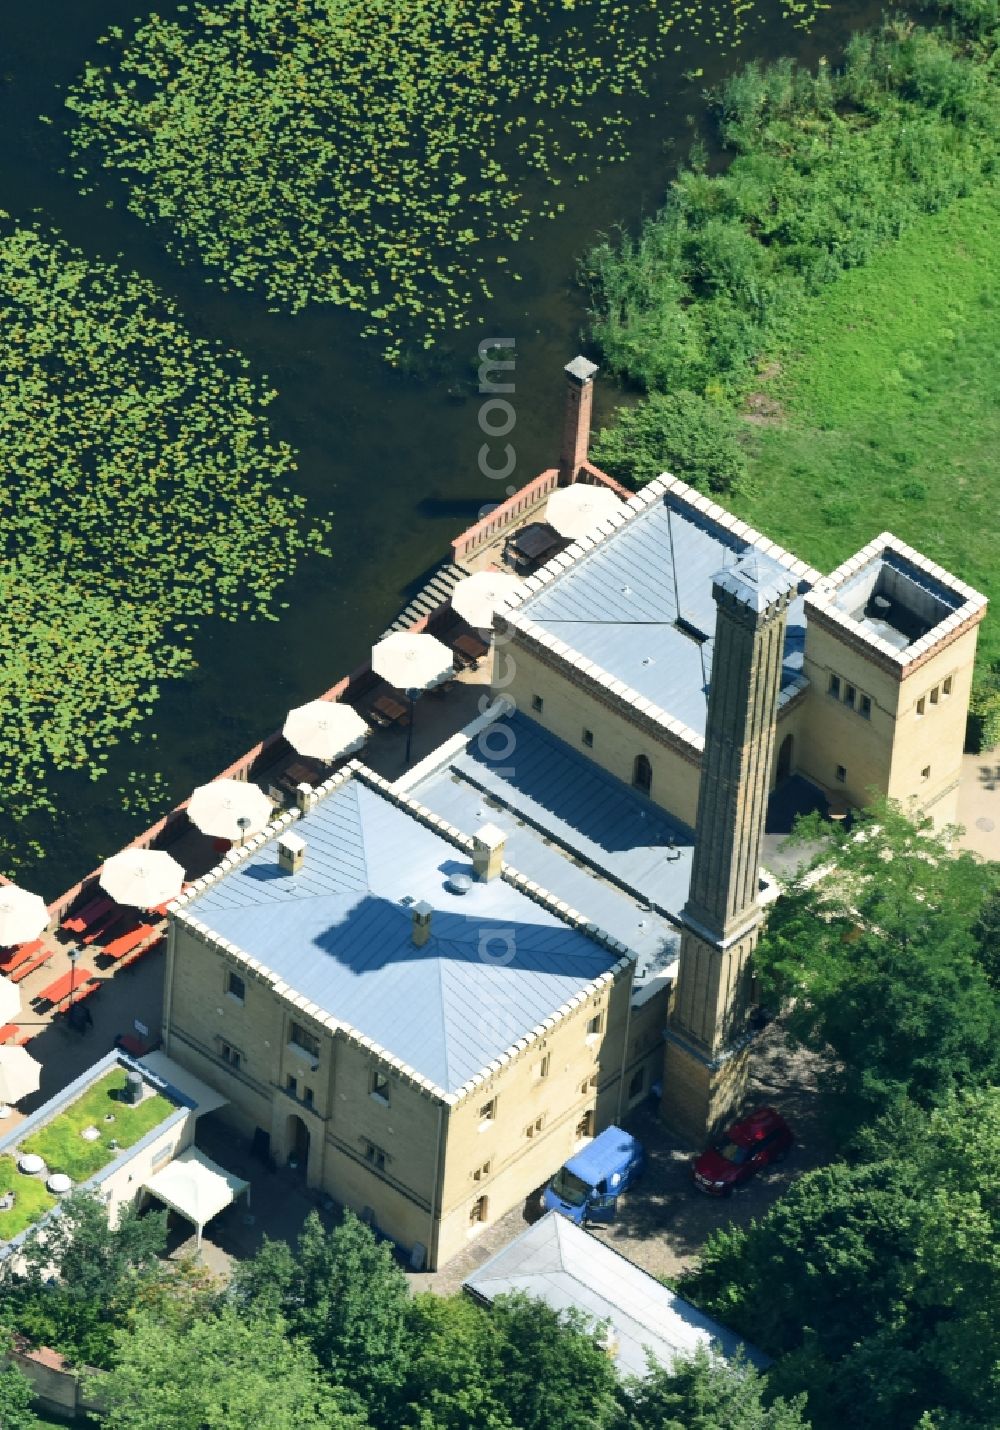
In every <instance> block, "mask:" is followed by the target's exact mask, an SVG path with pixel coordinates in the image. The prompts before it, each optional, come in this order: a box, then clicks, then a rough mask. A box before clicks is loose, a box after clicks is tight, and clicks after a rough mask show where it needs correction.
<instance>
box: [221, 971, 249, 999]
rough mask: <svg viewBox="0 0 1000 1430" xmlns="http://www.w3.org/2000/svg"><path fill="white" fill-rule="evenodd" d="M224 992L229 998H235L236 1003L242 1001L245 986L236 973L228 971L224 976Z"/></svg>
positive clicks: (245, 994)
mask: <svg viewBox="0 0 1000 1430" xmlns="http://www.w3.org/2000/svg"><path fill="white" fill-rule="evenodd" d="M226 992H227V993H228V994H229V996H230V998H235V999H236V1000H237V1002H238V1003H243V1002H244V1001H245V1000H246V996H247V986H246V984H245V983H244V982H243V979H242V978H241V977H240V976H239V974H238V973H232V972H230V973H229V974H228V975H227V977H226Z"/></svg>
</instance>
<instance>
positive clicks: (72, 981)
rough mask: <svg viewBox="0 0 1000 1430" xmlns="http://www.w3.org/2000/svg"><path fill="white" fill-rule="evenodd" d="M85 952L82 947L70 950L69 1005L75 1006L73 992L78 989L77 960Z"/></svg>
mask: <svg viewBox="0 0 1000 1430" xmlns="http://www.w3.org/2000/svg"><path fill="white" fill-rule="evenodd" d="M82 952H83V950H82V949H81V948H78V947H77V948H71V949H70V950H69V1006H70V1007H71V1008H72V1006H73V994H74V992H75V991H76V961H77V959H78V958H79V957H80V954H81V953H82Z"/></svg>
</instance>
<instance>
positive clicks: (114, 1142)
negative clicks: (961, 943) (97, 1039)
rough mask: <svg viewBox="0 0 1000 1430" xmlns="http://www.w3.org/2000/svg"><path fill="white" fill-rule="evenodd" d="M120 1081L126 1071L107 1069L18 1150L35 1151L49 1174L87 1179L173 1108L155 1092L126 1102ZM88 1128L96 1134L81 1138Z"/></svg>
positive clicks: (122, 1079) (32, 1134)
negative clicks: (93, 1136)
mask: <svg viewBox="0 0 1000 1430" xmlns="http://www.w3.org/2000/svg"><path fill="white" fill-rule="evenodd" d="M125 1081H126V1074H125V1073H124V1072H122V1071H121V1070H120V1069H114V1070H112V1071H111V1072H109V1073H107V1074H106V1075H105V1076H104V1077H103V1078H101V1079H100V1081H99V1082H96V1083H95V1084H94V1086H93V1087H91V1088H88V1089H87V1091H86V1092H85V1093H84V1094H83V1096H82V1097H79V1098H77V1100H76V1101H75V1102H73V1103H71V1104H70V1105H69V1107H67V1108H65V1109H64V1110H63V1111H62V1112H59V1113H57V1114H56V1116H55V1117H53V1118H52V1120H51V1122H48V1123H46V1125H45V1126H44V1127H41V1128H39V1130H38V1131H37V1132H33V1133H31V1135H30V1136H28V1137H26V1138H25V1139H24V1141H23V1142H22V1143H20V1144H19V1147H18V1151H19V1152H33V1153H35V1154H36V1155H37V1156H39V1157H41V1158H42V1160H43V1161H44V1162H45V1165H46V1167H47V1168H48V1170H49V1171H50V1172H65V1174H66V1175H67V1176H68V1177H72V1179H73V1181H74V1182H83V1181H86V1179H87V1178H88V1177H92V1176H93V1175H94V1173H95V1172H99V1171H100V1170H101V1168H102V1167H106V1166H107V1164H108V1163H109V1162H113V1161H114V1159H115V1157H117V1156H118V1153H119V1152H121V1151H124V1149H125V1148H127V1147H132V1146H134V1145H135V1143H136V1142H138V1141H140V1139H141V1138H143V1137H145V1135H146V1133H147V1132H151V1131H152V1130H153V1128H154V1127H156V1126H158V1125H159V1124H160V1123H161V1122H162V1121H163V1120H164V1118H166V1117H168V1116H169V1114H170V1113H171V1112H173V1111H174V1106H173V1103H171V1102H168V1101H167V1099H166V1098H165V1097H161V1096H160V1095H159V1093H154V1094H153V1095H152V1096H146V1097H143V1099H142V1101H141V1102H138V1103H135V1104H131V1103H128V1102H125V1101H124V1100H123V1098H122V1092H123V1090H124V1087H125ZM88 1128H96V1130H97V1131H98V1133H99V1136H98V1137H95V1138H93V1139H87V1138H85V1137H84V1136H83V1133H84V1132H85V1131H86V1130H87V1129H88Z"/></svg>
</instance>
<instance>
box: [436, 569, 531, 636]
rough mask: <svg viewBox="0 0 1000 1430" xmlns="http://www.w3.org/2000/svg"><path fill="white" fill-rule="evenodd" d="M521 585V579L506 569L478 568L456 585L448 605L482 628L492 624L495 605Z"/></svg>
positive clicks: (516, 590)
mask: <svg viewBox="0 0 1000 1430" xmlns="http://www.w3.org/2000/svg"><path fill="white" fill-rule="evenodd" d="M520 589H521V582H520V581H519V580H518V579H517V577H516V576H512V575H511V574H510V572H509V571H477V572H476V573H475V575H474V576H466V577H464V578H463V580H461V581H459V582H458V584H457V585H456V586H455V589H454V591H452V593H451V608H452V610H453V611H455V612H456V613H457V614H458V615H460V616H461V617H462V620H463V621H468V623H469V625H470V626H477V627H478V628H479V629H480V630H485V629H486V628H487V627H489V626H492V624H493V614H494V612H495V611H496V609H497V607H498V606H499V605H501V604H502V603H503V602H504V601H506V600H507V599H508V598H509V597H511V596H513V595H515V594H516V592H518V591H520Z"/></svg>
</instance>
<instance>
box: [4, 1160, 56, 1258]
mask: <svg viewBox="0 0 1000 1430" xmlns="http://www.w3.org/2000/svg"><path fill="white" fill-rule="evenodd" d="M6 1192H13V1193H14V1196H15V1202H14V1205H13V1206H12V1207H11V1209H10V1211H9V1212H0V1241H10V1239H11V1237H12V1236H17V1234H18V1232H21V1231H23V1230H24V1228H25V1227H26V1226H30V1225H31V1223H32V1222H33V1221H37V1220H38V1218H39V1217H40V1216H41V1215H42V1213H43V1212H47V1211H48V1209H49V1207H54V1206H55V1204H56V1201H57V1198H56V1197H54V1196H53V1195H52V1193H51V1192H47V1191H46V1190H45V1183H44V1182H40V1181H39V1180H38V1178H37V1177H25V1176H23V1175H22V1173H20V1172H19V1171H18V1170H17V1163H16V1162H15V1160H14V1158H13V1157H0V1196H3V1195H4V1194H5V1193H6Z"/></svg>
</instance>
